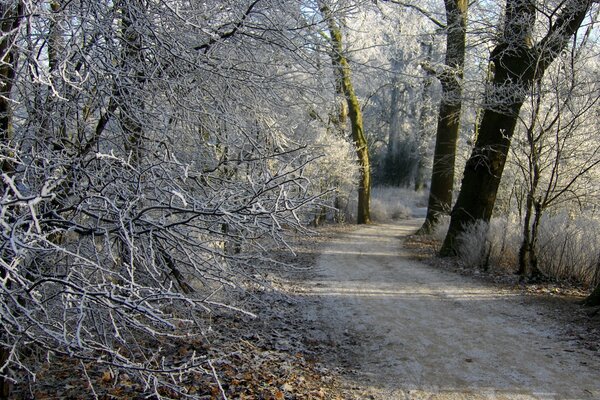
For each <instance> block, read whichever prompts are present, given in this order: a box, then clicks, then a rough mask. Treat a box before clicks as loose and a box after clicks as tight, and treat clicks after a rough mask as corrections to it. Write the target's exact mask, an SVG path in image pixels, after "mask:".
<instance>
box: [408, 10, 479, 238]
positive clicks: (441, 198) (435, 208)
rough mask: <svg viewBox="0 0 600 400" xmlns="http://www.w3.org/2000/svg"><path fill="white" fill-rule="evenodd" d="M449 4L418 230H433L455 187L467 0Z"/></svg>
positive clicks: (421, 231)
mask: <svg viewBox="0 0 600 400" xmlns="http://www.w3.org/2000/svg"><path fill="white" fill-rule="evenodd" d="M444 5H445V7H446V21H447V34H446V60H445V67H446V69H445V70H444V71H441V72H440V71H434V74H435V75H436V76H437V77H438V78H439V80H440V82H441V84H442V100H441V102H440V109H439V113H438V123H437V131H436V140H435V151H434V156H433V168H432V172H431V187H430V190H429V200H428V204H427V216H426V217H425V222H424V223H423V226H422V227H421V228H420V229H419V231H418V233H420V234H428V233H431V231H432V230H433V228H434V227H435V226H436V225H437V223H438V221H439V218H440V216H441V215H443V214H448V212H449V211H450V207H451V206H452V191H453V189H454V166H455V163H456V142H457V140H458V133H459V129H460V113H461V109H462V100H461V97H462V78H463V68H464V63H465V37H466V26H467V11H468V6H469V5H468V2H467V1H466V0H445V1H444Z"/></svg>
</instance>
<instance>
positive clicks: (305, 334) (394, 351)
mask: <svg viewBox="0 0 600 400" xmlns="http://www.w3.org/2000/svg"><path fill="white" fill-rule="evenodd" d="M421 221H422V220H417V219H413V220H403V221H397V222H395V223H390V224H380V225H369V226H361V227H356V226H343V225H341V226H340V225H333V226H325V227H323V228H319V233H320V235H318V236H301V237H298V238H297V239H295V240H293V241H291V243H290V245H291V246H292V247H293V248H294V250H295V255H292V254H290V252H289V251H287V250H279V251H275V252H273V253H272V256H273V258H275V259H277V260H278V261H280V262H283V263H287V264H289V265H292V266H294V267H290V268H287V269H284V270H283V271H282V270H281V269H280V268H278V269H277V270H272V273H270V274H268V276H266V278H268V279H267V280H271V281H272V282H273V283H272V285H271V286H264V285H260V284H259V285H255V286H252V285H250V286H249V287H248V288H247V290H246V292H245V294H243V295H241V296H240V298H239V299H237V300H235V301H236V302H237V303H236V304H237V305H238V306H240V307H241V308H244V309H246V310H248V311H252V312H254V313H256V314H257V315H258V318H251V317H249V316H248V315H244V314H239V313H235V312H227V311H217V310H215V312H214V314H213V315H212V317H211V319H212V321H213V323H212V326H213V328H212V329H211V332H210V333H209V334H207V335H206V337H204V338H203V339H202V340H201V342H199V343H195V344H190V345H189V346H187V347H186V346H184V347H182V348H180V352H179V354H178V355H177V356H181V357H183V358H185V357H187V355H188V353H189V352H191V351H196V352H200V353H201V354H203V355H204V356H205V357H206V358H207V359H210V360H212V364H211V365H210V368H211V369H212V370H213V373H212V374H211V373H208V374H205V375H201V376H197V375H196V376H190V377H186V378H182V380H181V385H182V386H183V387H185V388H186V390H188V394H189V395H192V396H194V398H197V399H207V400H208V399H211V400H212V399H215V400H216V399H229V400H232V399H246V400H259V399H261V400H294V399H296V400H304V399H308V400H311V399H315V400H316V399H324V400H364V399H381V400H384V399H385V400H396V399H398V400H404V399H406V400H408V399H410V400H413V399H414V400H417V399H422V400H425V399H427V400H454V399H456V400H458V399H461V400H480V399H510V400H517V399H519V400H526V399H542V400H549V399H600V380H599V379H598V377H599V376H600V350H599V346H600V316H599V315H598V314H596V315H592V314H591V313H590V310H588V309H586V308H584V307H582V306H580V305H579V304H577V300H581V298H582V297H581V296H582V295H583V293H582V292H580V291H578V290H576V289H573V288H569V287H565V286H560V285H550V284H544V285H529V286H523V285H520V284H518V281H517V280H516V279H515V278H514V277H511V276H508V275H504V276H496V275H491V274H486V273H483V272H481V271H476V270H473V269H468V268H461V267H460V265H459V264H457V263H456V262H453V261H451V260H450V261H448V260H440V259H438V258H435V251H434V248H433V245H432V243H429V242H427V239H423V238H419V237H414V236H410V234H411V233H412V232H414V231H415V230H416V229H417V228H418V226H419V223H420V222H421ZM263 272H264V271H263ZM78 365H79V363H78V362H76V361H72V360H68V359H67V360H63V361H62V362H57V360H54V362H53V363H48V364H47V365H44V366H43V368H42V369H41V370H40V371H38V372H37V378H38V379H37V381H36V382H35V383H34V384H31V385H29V386H28V385H26V384H24V385H19V387H17V388H15V389H16V390H15V392H14V396H13V397H14V398H15V399H36V400H43V399H59V398H60V399H87V398H94V397H96V398H97V399H102V400H109V399H110V400H113V399H120V400H121V399H130V400H131V399H136V400H137V399H142V398H146V397H144V395H142V387H141V385H140V384H139V382H134V381H133V380H132V379H131V378H130V377H129V376H128V375H127V374H122V373H121V374H114V373H112V372H110V371H106V370H105V369H103V368H102V367H100V366H98V367H97V368H96V367H93V366H92V367H90V368H89V369H88V371H87V372H86V374H88V375H89V377H88V378H87V380H86V379H83V378H82V372H81V371H77V369H78V368H79V367H78ZM207 369H208V366H207ZM209 371H210V370H209ZM109 372H110V373H109ZM215 377H216V378H217V379H215ZM87 381H89V383H90V384H93V385H94V386H95V390H96V392H95V393H96V395H95V396H91V395H90V391H89V389H88V390H82V387H85V386H89V385H88V383H87ZM164 394H169V393H168V392H166V393H164ZM173 397H174V398H183V397H181V396H173Z"/></svg>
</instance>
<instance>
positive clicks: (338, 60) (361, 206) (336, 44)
mask: <svg viewBox="0 0 600 400" xmlns="http://www.w3.org/2000/svg"><path fill="white" fill-rule="evenodd" d="M320 9H321V12H322V13H323V16H324V17H325V19H326V20H327V23H328V27H329V34H330V38H331V46H332V48H333V51H332V57H333V61H334V65H337V66H339V68H338V71H339V73H340V74H341V83H342V88H343V91H344V96H345V97H346V102H347V104H348V117H349V119H350V125H351V128H352V141H353V142H354V147H355V149H356V155H357V157H358V163H359V168H360V180H359V184H358V210H357V216H356V222H357V223H358V224H368V223H370V222H371V216H370V199H371V165H370V162H369V149H368V146H367V139H366V136H365V133H364V129H363V119H362V112H361V109H360V104H359V102H358V97H357V96H356V93H355V91H354V86H353V85H352V78H351V74H350V65H349V63H348V59H347V58H346V57H345V56H344V49H343V36H342V29H341V27H340V26H339V25H338V24H337V23H336V21H335V19H334V17H333V15H332V13H331V10H330V9H329V7H327V6H326V5H324V4H322V3H321V4H320Z"/></svg>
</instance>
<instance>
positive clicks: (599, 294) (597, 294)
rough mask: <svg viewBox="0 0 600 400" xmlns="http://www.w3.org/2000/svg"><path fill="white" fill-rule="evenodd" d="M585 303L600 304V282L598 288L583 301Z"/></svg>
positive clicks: (591, 305) (587, 304)
mask: <svg viewBox="0 0 600 400" xmlns="http://www.w3.org/2000/svg"><path fill="white" fill-rule="evenodd" d="M583 304H584V305H586V306H590V307H595V306H600V283H599V284H598V286H596V289H594V291H593V292H592V293H591V294H590V295H589V296H588V297H587V298H586V299H585V300H584V301H583Z"/></svg>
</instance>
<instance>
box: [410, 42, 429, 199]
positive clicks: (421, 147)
mask: <svg viewBox="0 0 600 400" xmlns="http://www.w3.org/2000/svg"><path fill="white" fill-rule="evenodd" d="M421 46H422V47H423V48H424V50H425V57H426V60H427V62H431V55H432V53H433V44H432V43H422V44H421ZM433 75H434V74H433V73H432V72H431V71H426V74H425V78H424V79H423V92H422V94H421V110H420V112H419V138H418V143H417V146H418V157H419V161H418V163H417V171H416V172H415V192H418V191H420V190H423V189H425V187H426V186H427V185H426V179H427V176H426V168H427V162H426V160H427V158H428V154H427V148H428V146H427V142H428V139H429V135H428V132H429V128H428V126H427V125H428V122H429V118H430V116H431V115H432V114H433V112H432V111H433V110H432V107H431V85H432V83H433V82H432V81H433V79H432V77H433Z"/></svg>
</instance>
